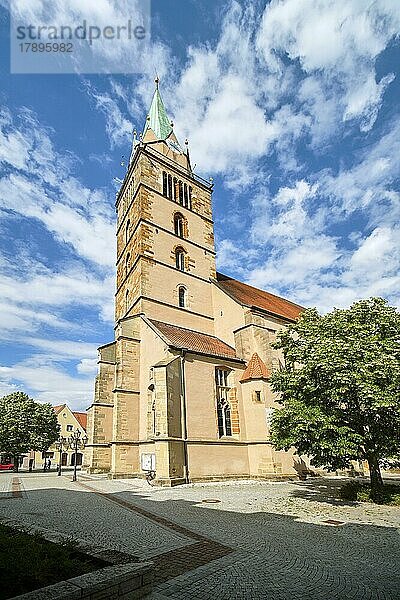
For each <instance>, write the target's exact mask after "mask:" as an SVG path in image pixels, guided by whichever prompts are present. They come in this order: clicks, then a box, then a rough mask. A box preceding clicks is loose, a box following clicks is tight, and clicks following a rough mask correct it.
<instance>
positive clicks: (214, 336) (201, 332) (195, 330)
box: [148, 318, 233, 348]
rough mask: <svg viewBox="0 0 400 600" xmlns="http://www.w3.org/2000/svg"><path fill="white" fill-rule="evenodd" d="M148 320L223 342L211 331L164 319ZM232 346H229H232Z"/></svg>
mask: <svg viewBox="0 0 400 600" xmlns="http://www.w3.org/2000/svg"><path fill="white" fill-rule="evenodd" d="M148 319H149V321H151V323H162V324H163V325H170V326H171V327H178V328H179V329H184V330H185V331H190V332H191V333H199V334H200V335H206V336H207V337H212V338H215V339H216V340H219V341H220V342H224V340H221V338H219V337H218V336H216V335H214V334H212V333H206V332H205V331H198V330H197V329H190V328H189V327H182V325H176V324H175V323H166V322H165V321H159V320H158V319H150V318H148ZM224 344H226V342H224ZM227 346H229V344H227ZM232 347H233V346H231V348H232Z"/></svg>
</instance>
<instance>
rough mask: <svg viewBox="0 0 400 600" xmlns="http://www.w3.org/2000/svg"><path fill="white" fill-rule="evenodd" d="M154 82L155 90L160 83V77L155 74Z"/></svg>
mask: <svg viewBox="0 0 400 600" xmlns="http://www.w3.org/2000/svg"><path fill="white" fill-rule="evenodd" d="M154 83H155V84H156V90H158V84H159V83H160V78H159V76H158V75H156V77H155V79H154Z"/></svg>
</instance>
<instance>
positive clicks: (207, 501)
mask: <svg viewBox="0 0 400 600" xmlns="http://www.w3.org/2000/svg"><path fill="white" fill-rule="evenodd" d="M202 502H203V503H204V504H218V502H221V500H217V499H216V498H206V499H205V500H202Z"/></svg>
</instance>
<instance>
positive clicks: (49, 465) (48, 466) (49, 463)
mask: <svg viewBox="0 0 400 600" xmlns="http://www.w3.org/2000/svg"><path fill="white" fill-rule="evenodd" d="M50 467H51V460H50V458H49V460H48V461H47V470H48V471H50Z"/></svg>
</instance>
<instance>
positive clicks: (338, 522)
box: [322, 519, 344, 526]
mask: <svg viewBox="0 0 400 600" xmlns="http://www.w3.org/2000/svg"><path fill="white" fill-rule="evenodd" d="M322 522H323V523H326V524H327V525H336V526H338V525H344V521H336V520H335V519H327V520H326V521H322Z"/></svg>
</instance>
